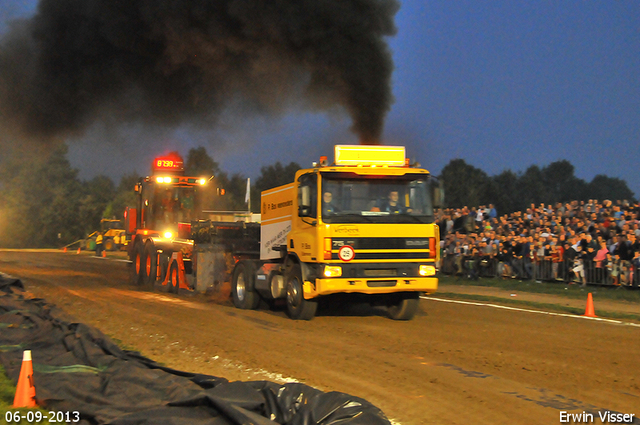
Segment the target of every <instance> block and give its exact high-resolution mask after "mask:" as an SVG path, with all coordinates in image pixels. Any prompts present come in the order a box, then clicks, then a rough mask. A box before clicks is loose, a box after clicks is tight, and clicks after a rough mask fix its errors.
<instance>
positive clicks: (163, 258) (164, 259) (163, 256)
mask: <svg viewBox="0 0 640 425" xmlns="http://www.w3.org/2000/svg"><path fill="white" fill-rule="evenodd" d="M158 256H159V257H160V261H159V267H160V279H159V283H161V284H162V283H164V280H165V279H166V278H167V273H169V259H170V258H171V254H170V253H166V252H163V253H158Z"/></svg>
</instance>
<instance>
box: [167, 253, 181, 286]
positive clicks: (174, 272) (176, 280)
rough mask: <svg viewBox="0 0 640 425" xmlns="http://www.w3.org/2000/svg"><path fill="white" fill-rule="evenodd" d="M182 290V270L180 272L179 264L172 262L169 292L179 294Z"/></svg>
mask: <svg viewBox="0 0 640 425" xmlns="http://www.w3.org/2000/svg"><path fill="white" fill-rule="evenodd" d="M179 289H180V270H178V262H177V261H173V262H171V267H170V268H169V292H172V293H174V294H177V293H178V291H179Z"/></svg>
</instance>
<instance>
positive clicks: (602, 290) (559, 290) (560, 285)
mask: <svg viewBox="0 0 640 425" xmlns="http://www.w3.org/2000/svg"><path fill="white" fill-rule="evenodd" d="M438 280H439V285H440V286H441V287H443V289H446V286H447V285H458V286H470V287H472V286H484V287H490V288H500V289H504V290H507V291H521V292H530V293H533V294H548V295H558V296H561V297H564V298H573V299H582V298H584V294H585V293H586V292H591V293H593V294H598V297H599V298H602V299H608V300H612V301H627V302H630V303H637V304H640V290H638V289H637V288H627V287H621V286H612V287H609V286H594V285H588V286H586V287H585V286H581V285H578V284H573V285H570V284H567V283H566V282H540V283H538V282H536V281H534V280H524V281H521V280H517V279H507V280H503V279H495V278H481V279H478V280H467V279H463V278H459V277H452V276H438ZM639 308H640V306H639Z"/></svg>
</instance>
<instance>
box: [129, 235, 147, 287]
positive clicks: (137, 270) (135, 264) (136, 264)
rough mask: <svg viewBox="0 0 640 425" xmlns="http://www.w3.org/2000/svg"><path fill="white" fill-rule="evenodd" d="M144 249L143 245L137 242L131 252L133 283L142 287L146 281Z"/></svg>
mask: <svg viewBox="0 0 640 425" xmlns="http://www.w3.org/2000/svg"><path fill="white" fill-rule="evenodd" d="M142 257H144V248H143V246H142V243H140V242H136V243H135V245H134V246H133V249H132V250H131V273H130V276H131V278H130V280H131V283H132V284H134V285H137V286H140V285H142V281H143V279H144V270H143V263H142V261H143V258H142Z"/></svg>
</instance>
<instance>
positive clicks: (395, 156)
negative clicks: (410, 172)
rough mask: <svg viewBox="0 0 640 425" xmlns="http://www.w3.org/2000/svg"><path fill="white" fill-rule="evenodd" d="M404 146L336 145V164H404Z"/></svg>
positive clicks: (399, 165)
mask: <svg viewBox="0 0 640 425" xmlns="http://www.w3.org/2000/svg"><path fill="white" fill-rule="evenodd" d="M405 158H406V156H405V148H404V146H371V145H336V146H335V163H336V165H358V166H362V165H369V166H384V165H387V166H397V167H401V166H403V165H405Z"/></svg>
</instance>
